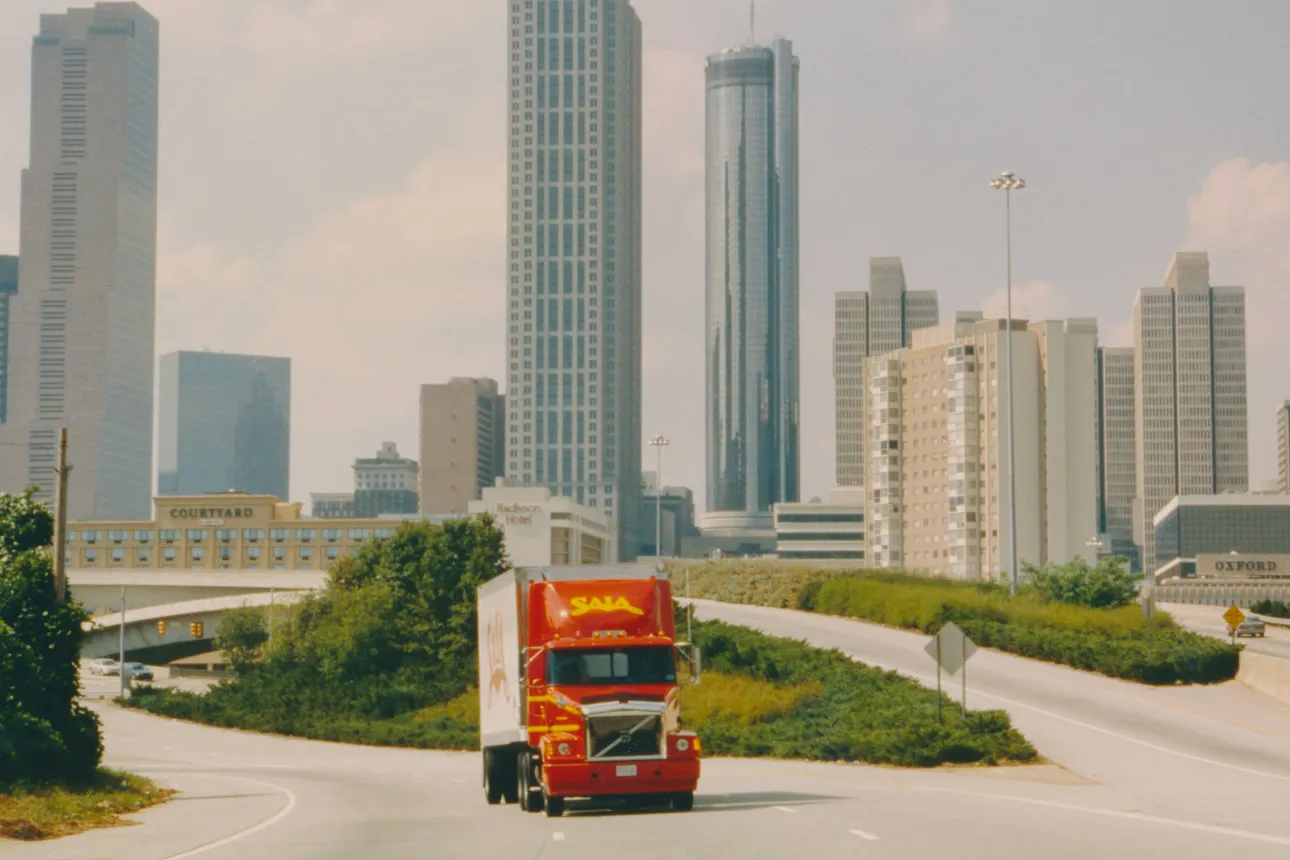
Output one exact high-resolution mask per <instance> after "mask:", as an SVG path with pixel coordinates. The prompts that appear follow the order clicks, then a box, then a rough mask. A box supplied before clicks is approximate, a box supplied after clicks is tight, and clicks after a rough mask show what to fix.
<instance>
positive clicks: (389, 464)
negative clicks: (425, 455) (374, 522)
mask: <svg viewBox="0 0 1290 860" xmlns="http://www.w3.org/2000/svg"><path fill="white" fill-rule="evenodd" d="M419 474H420V469H419V468H418V466H417V461H416V460H408V459H406V458H404V457H402V456H400V455H399V448H398V446H397V445H395V444H394V443H393V442H382V443H381V449H380V450H379V451H377V452H376V456H375V457H360V458H359V459H357V460H355V461H354V515H355V516H357V517H380V516H387V515H391V514H415V513H417V512H418V510H419V506H418V504H417V486H418V482H419Z"/></svg>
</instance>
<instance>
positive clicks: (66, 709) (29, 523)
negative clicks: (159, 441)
mask: <svg viewBox="0 0 1290 860" xmlns="http://www.w3.org/2000/svg"><path fill="white" fill-rule="evenodd" d="M52 535H53V521H52V519H51V518H50V516H49V512H48V511H47V510H45V508H44V507H43V506H42V505H40V504H39V503H38V502H36V501H35V500H34V498H33V491H32V490H28V491H27V492H26V493H24V494H23V495H20V496H6V495H0V678H3V685H2V686H0V790H2V789H3V788H4V787H5V786H6V785H13V784H16V783H19V782H29V781H48V782H51V783H56V782H59V781H67V780H79V779H87V778H89V777H91V776H92V775H93V774H94V773H95V772H96V769H97V768H98V764H99V760H100V759H101V758H102V752H103V751H102V742H101V739H100V734H99V723H98V718H97V717H96V716H95V715H94V714H93V713H91V712H89V711H87V710H85V709H84V708H81V707H80V706H79V705H78V704H77V703H76V702H77V696H78V694H79V692H80V691H79V678H78V675H77V665H78V661H79V659H80V648H81V640H82V637H83V636H84V633H83V631H82V628H81V625H82V624H83V623H84V622H85V621H86V620H87V616H86V613H85V610H84V609H83V608H82V607H81V606H80V604H78V603H76V602H75V601H74V600H72V599H71V597H70V595H69V596H68V598H67V599H66V600H64V601H63V602H61V603H60V602H59V601H58V599H57V595H56V594H55V592H54V571H53V561H52V558H51V557H50V554H49V552H48V551H47V550H46V547H47V546H48V544H49V542H50V540H51V537H52Z"/></svg>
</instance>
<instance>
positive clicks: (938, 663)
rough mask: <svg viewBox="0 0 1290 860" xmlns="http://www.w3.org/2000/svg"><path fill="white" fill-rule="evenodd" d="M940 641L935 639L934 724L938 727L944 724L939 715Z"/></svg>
mask: <svg viewBox="0 0 1290 860" xmlns="http://www.w3.org/2000/svg"><path fill="white" fill-rule="evenodd" d="M942 698H943V697H942V696H941V640H940V637H939V636H938V637H937V638H936V722H937V724H938V725H941V724H944V722H945V717H944V716H943V715H942V713H941V700H942Z"/></svg>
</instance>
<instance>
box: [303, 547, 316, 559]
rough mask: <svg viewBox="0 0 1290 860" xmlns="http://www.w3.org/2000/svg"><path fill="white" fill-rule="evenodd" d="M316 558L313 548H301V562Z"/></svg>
mask: <svg viewBox="0 0 1290 860" xmlns="http://www.w3.org/2000/svg"><path fill="white" fill-rule="evenodd" d="M313 557H314V548H313V547H311V546H302V547H301V548H300V560H301V561H304V560H306V559H310V558H313Z"/></svg>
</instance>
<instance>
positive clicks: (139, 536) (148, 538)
mask: <svg viewBox="0 0 1290 860" xmlns="http://www.w3.org/2000/svg"><path fill="white" fill-rule="evenodd" d="M134 539H135V542H136V543H152V529H136V530H135V533H134Z"/></svg>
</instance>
